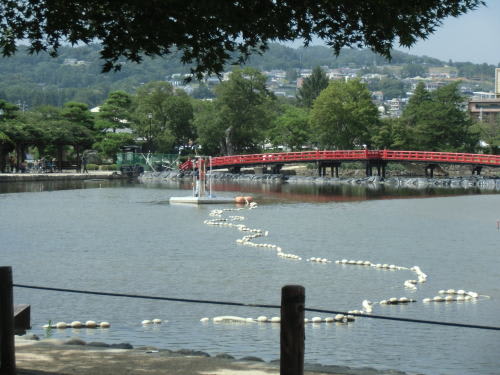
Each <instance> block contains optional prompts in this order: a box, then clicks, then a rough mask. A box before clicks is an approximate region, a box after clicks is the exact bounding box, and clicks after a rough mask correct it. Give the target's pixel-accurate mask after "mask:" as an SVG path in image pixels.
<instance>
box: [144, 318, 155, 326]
mask: <svg viewBox="0 0 500 375" xmlns="http://www.w3.org/2000/svg"><path fill="white" fill-rule="evenodd" d="M141 324H142V325H148V324H153V322H152V321H151V320H149V319H145V320H143V321H142V322H141Z"/></svg>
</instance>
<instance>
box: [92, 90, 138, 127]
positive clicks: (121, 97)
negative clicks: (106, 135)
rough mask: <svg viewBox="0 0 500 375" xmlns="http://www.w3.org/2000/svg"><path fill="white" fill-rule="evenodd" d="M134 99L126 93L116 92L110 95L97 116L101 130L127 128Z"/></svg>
mask: <svg viewBox="0 0 500 375" xmlns="http://www.w3.org/2000/svg"><path fill="white" fill-rule="evenodd" d="M131 105H132V98H131V97H130V95H129V94H127V93H126V92H124V91H114V92H112V93H110V94H109V96H108V98H107V99H106V101H105V102H104V104H103V105H102V106H101V107H100V108H99V113H98V115H97V117H98V119H99V120H100V121H99V124H98V127H99V128H100V129H113V133H115V132H116V129H121V128H125V127H127V122H128V121H129V120H130V112H129V111H130V107H131Z"/></svg>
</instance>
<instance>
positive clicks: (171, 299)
mask: <svg viewBox="0 0 500 375" xmlns="http://www.w3.org/2000/svg"><path fill="white" fill-rule="evenodd" d="M12 286H14V287H17V288H27V289H38V290H48V291H53V292H66V293H79V294H92V295H98V296H109V297H127V298H140V299H149V300H157V301H172V302H188V303H205V304H211V305H226V306H242V307H260V308H267V309H281V306H278V305H263V304H257V303H241V302H225V301H212V300H199V299H188V298H173V297H159V296H145V295H139V294H125V293H110V292H95V291H89V290H77V289H64V288H50V287H44V286H34V285H22V284H13V285H12ZM304 310H305V311H310V312H319V313H324V314H335V315H336V314H343V315H352V316H357V317H360V318H372V319H383V320H393V321H398V322H409V323H420V324H434V325H442V326H451V327H461V328H476V329H486V330H494V331H500V327H495V326H484V325H477V324H464V323H451V322H439V321H435V320H424V319H411V318H397V317H393V316H384V315H372V314H369V315H368V314H353V313H346V312H343V311H333V310H323V309H314V308H305V309H304Z"/></svg>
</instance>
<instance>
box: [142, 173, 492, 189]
mask: <svg viewBox="0 0 500 375" xmlns="http://www.w3.org/2000/svg"><path fill="white" fill-rule="evenodd" d="M139 179H140V180H141V181H142V182H161V181H175V180H190V179H192V172H182V171H166V172H146V173H144V174H143V175H142V176H141V177H140V178H139ZM212 180H213V181H221V182H222V181H231V182H259V183H289V184H324V185H341V184H344V185H367V186H372V185H386V186H390V187H394V188H415V189H425V188H430V187H439V188H453V189H455V188H479V189H484V190H500V178H499V177H487V176H466V177H438V178H427V177H397V176H394V177H387V178H382V177H380V176H371V177H361V178H357V177H349V178H335V177H314V176H294V175H281V174H232V173H227V172H214V173H213V174H212Z"/></svg>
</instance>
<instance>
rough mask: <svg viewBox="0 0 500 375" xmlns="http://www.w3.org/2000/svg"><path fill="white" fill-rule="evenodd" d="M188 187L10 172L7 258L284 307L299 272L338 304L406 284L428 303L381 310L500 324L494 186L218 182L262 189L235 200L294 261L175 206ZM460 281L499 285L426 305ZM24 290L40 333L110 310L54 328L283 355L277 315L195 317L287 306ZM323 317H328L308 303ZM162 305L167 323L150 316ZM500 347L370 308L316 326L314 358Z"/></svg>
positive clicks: (419, 356) (96, 287) (53, 275)
mask: <svg viewBox="0 0 500 375" xmlns="http://www.w3.org/2000/svg"><path fill="white" fill-rule="evenodd" d="M183 187H185V186H183V185H182V184H172V185H165V184H156V185H155V184H144V185H141V184H137V183H135V184H132V183H124V182H108V181H85V182H75V183H72V184H71V185H67V184H54V183H52V184H48V183H31V184H23V185H12V184H0V192H1V193H2V194H0V219H1V225H0V265H10V266H12V267H13V273H14V283H17V284H31V285H40V286H48V287H61V288H73V289H86V290H93V291H107V292H118V293H129V294H144V295H154V296H166V297H176V298H191V299H208V300H221V301H233V302H245V303H258V304H275V305H279V304H280V293H281V292H280V290H281V287H282V286H283V285H286V284H301V285H304V287H305V288H306V307H310V308H319V309H327V310H338V311H346V310H352V309H361V302H362V301H363V300H364V299H369V300H371V301H380V300H382V299H387V298H390V297H401V296H407V297H409V298H414V299H416V300H418V302H417V303H413V304H408V305H397V306H391V305H376V306H374V310H373V313H374V314H377V315H388V316H396V317H408V318H416V319H429V320H439V321H447V322H460V323H470V324H480V325H491V326H500V314H499V311H500V232H499V231H498V230H497V227H496V222H497V220H500V195H499V194H484V192H483V194H479V193H480V192H479V191H475V190H460V191H451V190H432V189H430V190H429V189H428V190H424V191H418V192H415V191H410V190H399V191H390V190H385V189H379V190H373V189H367V188H362V187H346V186H340V187H339V186H337V187H326V186H324V187H314V186H290V185H272V184H269V185H234V184H233V185H232V184H225V185H221V186H219V187H218V190H219V191H220V195H228V196H233V195H235V193H234V192H235V191H242V192H245V193H248V192H249V193H251V194H252V195H253V196H254V197H255V199H256V201H257V202H258V203H259V206H258V208H257V209H255V210H243V211H239V212H237V213H230V214H231V215H242V216H244V217H245V221H244V222H242V223H244V224H245V225H247V226H248V227H251V228H261V229H264V230H267V231H269V236H268V237H265V238H260V239H257V240H255V241H256V242H266V243H273V244H276V245H278V246H280V247H282V248H283V251H284V252H289V253H293V254H297V255H300V256H301V257H302V258H303V260H302V261H292V260H286V259H282V258H279V257H277V256H276V254H275V251H273V250H269V249H263V248H253V247H247V246H240V245H237V244H236V242H235V240H236V239H238V238H241V237H242V235H243V234H242V233H241V232H239V231H237V230H236V229H234V228H223V227H212V226H208V225H205V224H203V221H204V220H206V219H208V218H209V216H208V214H209V212H210V210H211V209H213V208H215V207H208V206H202V207H192V206H179V205H170V204H168V198H169V197H170V196H179V195H181V196H182V195H187V194H188V192H187V191H186V190H183V189H182V188H183ZM21 191H22V192H21ZM457 194H458V195H457ZM417 197H418V198H422V199H415V198H417ZM389 198H398V199H389ZM423 198H425V199H423ZM220 207H222V208H224V207H225V208H227V207H232V206H231V205H225V206H220ZM310 257H321V258H327V259H330V260H337V259H343V258H346V259H355V260H369V261H371V262H373V263H388V264H396V265H400V266H407V267H411V266H415V265H418V266H420V268H421V269H422V270H423V271H424V272H425V273H426V274H427V275H428V280H427V282H426V283H424V284H419V285H418V289H417V290H416V291H411V290H407V289H405V288H404V286H403V282H404V281H405V280H407V279H415V278H416V276H415V273H413V272H411V271H387V270H381V269H375V268H370V267H358V266H344V265H339V264H335V263H330V264H316V263H312V262H306V261H305V259H307V258H310ZM449 288H453V289H465V290H471V291H477V292H479V293H480V294H483V295H488V296H490V297H491V298H485V297H482V298H480V299H479V300H477V301H475V302H461V303H458V302H453V303H428V304H426V303H422V299H423V298H425V297H433V296H435V295H437V294H438V291H439V290H440V289H449ZM14 292H15V301H16V303H29V304H31V306H32V325H33V329H32V332H33V333H36V334H38V335H40V336H42V337H44V336H46V332H45V331H44V330H43V329H42V328H41V327H42V326H43V325H44V324H46V323H47V322H48V321H49V320H51V321H52V322H57V321H65V322H71V321H74V320H80V321H83V322H84V321H86V320H96V321H104V320H105V321H109V322H110V323H111V328H110V329H107V330H101V329H96V330H90V329H80V330H73V329H68V330H52V331H51V333H50V334H51V336H52V337H55V338H64V337H72V336H78V337H81V338H82V339H84V340H86V341H104V342H108V343H114V342H130V343H132V344H133V345H134V346H140V345H150V346H156V347H159V348H168V349H172V350H175V349H181V348H189V349H195V350H203V351H206V352H208V353H210V354H216V353H220V352H226V353H229V354H231V355H233V356H235V357H243V356H249V355H251V356H257V357H261V358H263V359H264V360H266V361H269V360H273V359H277V358H278V357H279V325H278V324H258V323H254V324H214V323H212V321H210V322H208V323H201V322H200V318H202V317H210V318H212V317H214V316H219V315H236V316H242V317H253V318H257V317H258V316H260V315H266V316H268V317H271V316H279V310H268V309H262V308H251V307H230V306H218V305H205V304H191V303H181V302H164V301H150V300H133V299H127V298H117V297H114V298H111V297H102V296H93V295H80V294H70V293H60V292H49V291H35V290H28V289H21V288H15V290H14ZM313 316H322V317H326V315H325V314H323V315H321V314H318V313H308V312H306V317H308V318H312V317H313ZM153 318H160V319H163V320H168V322H166V323H163V324H161V325H157V326H147V327H144V326H142V325H141V321H142V320H144V319H153ZM498 353H500V333H499V332H498V331H486V330H477V329H466V328H455V327H445V326H434V325H424V324H415V323H401V322H394V321H382V320H375V319H367V318H358V319H357V320H356V321H355V322H353V323H352V324H348V325H336V324H325V323H322V324H307V325H306V348H305V361H306V362H308V363H321V364H325V365H328V364H333V365H341V366H349V367H355V368H356V367H372V368H375V369H379V370H384V369H397V370H401V371H405V372H408V373H411V374H415V373H422V374H427V375H430V374H452V375H461V374H482V375H486V374H499V373H500V370H498V369H499V368H500V357H499V356H498Z"/></svg>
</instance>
